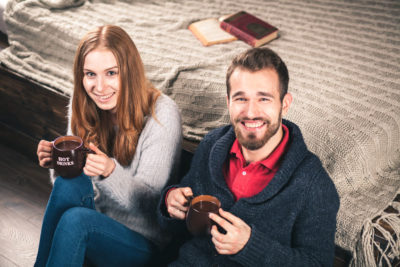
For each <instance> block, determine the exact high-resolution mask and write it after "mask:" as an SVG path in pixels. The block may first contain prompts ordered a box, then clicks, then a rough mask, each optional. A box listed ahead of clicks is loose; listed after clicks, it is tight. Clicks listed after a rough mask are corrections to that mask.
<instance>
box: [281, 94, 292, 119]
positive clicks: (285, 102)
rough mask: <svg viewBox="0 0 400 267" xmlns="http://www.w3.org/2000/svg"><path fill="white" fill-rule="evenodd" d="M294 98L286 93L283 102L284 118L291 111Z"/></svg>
mask: <svg viewBox="0 0 400 267" xmlns="http://www.w3.org/2000/svg"><path fill="white" fill-rule="evenodd" d="M292 101H293V96H292V94H291V93H286V95H285V96H284V97H283V100H282V116H285V115H286V113H287V112H288V111H289V107H290V105H291V104H292Z"/></svg>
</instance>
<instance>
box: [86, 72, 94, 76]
mask: <svg viewBox="0 0 400 267" xmlns="http://www.w3.org/2000/svg"><path fill="white" fill-rule="evenodd" d="M85 75H86V76H87V77H93V76H95V74H94V73H93V72H90V71H88V72H85Z"/></svg>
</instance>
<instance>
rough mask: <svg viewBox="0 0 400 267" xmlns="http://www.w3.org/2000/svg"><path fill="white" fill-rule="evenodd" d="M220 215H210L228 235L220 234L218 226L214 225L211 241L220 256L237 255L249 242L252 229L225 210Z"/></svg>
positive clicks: (221, 210) (220, 211)
mask: <svg viewBox="0 0 400 267" xmlns="http://www.w3.org/2000/svg"><path fill="white" fill-rule="evenodd" d="M219 215H220V216H218V215H217V214H214V213H210V219H212V220H213V221H214V222H216V223H217V224H218V225H219V226H221V227H222V228H224V229H225V231H226V234H222V233H220V232H219V231H218V229H217V226H216V225H213V227H212V228H211V235H212V239H211V240H212V242H213V243H214V245H215V249H216V250H217V252H218V253H219V254H224V255H232V254H236V253H238V252H239V251H240V250H241V249H242V248H243V247H244V246H245V245H246V244H247V241H249V238H250V235H251V228H250V226H249V225H247V224H246V223H245V222H244V221H243V220H242V219H240V218H239V217H236V216H235V215H233V214H232V213H230V212H227V211H224V210H223V209H219Z"/></svg>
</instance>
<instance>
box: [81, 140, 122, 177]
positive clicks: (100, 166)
mask: <svg viewBox="0 0 400 267" xmlns="http://www.w3.org/2000/svg"><path fill="white" fill-rule="evenodd" d="M89 148H90V149H91V150H93V152H94V153H96V154H90V153H88V154H87V158H86V164H85V167H84V168H83V172H84V173H85V174H86V175H87V176H99V175H102V176H104V177H108V176H110V174H111V173H112V172H113V171H114V168H115V162H114V160H113V159H111V158H109V157H108V156H107V155H106V154H105V153H103V151H101V150H100V149H99V148H98V147H97V146H95V145H94V144H93V143H90V144H89Z"/></svg>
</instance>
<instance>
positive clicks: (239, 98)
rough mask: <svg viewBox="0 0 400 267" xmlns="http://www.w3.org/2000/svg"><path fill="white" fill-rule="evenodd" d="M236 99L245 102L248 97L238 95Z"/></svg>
mask: <svg viewBox="0 0 400 267" xmlns="http://www.w3.org/2000/svg"><path fill="white" fill-rule="evenodd" d="M235 101H239V102H243V101H246V98H243V97H238V98H236V99H235Z"/></svg>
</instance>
